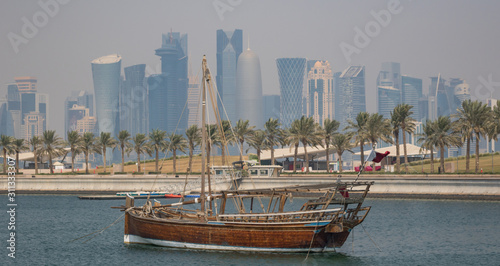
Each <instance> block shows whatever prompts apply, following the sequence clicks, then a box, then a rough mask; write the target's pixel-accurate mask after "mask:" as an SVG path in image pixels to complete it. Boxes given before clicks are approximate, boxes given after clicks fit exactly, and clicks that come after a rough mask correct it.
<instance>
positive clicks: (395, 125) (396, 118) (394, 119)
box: [391, 105, 404, 173]
mask: <svg viewBox="0 0 500 266" xmlns="http://www.w3.org/2000/svg"><path fill="white" fill-rule="evenodd" d="M398 106H399V105H398ZM399 111H400V109H398V108H397V106H396V107H395V108H394V111H391V127H392V135H393V136H394V143H395V146H396V172H397V173H399V172H400V171H401V168H400V167H401V159H400V154H401V152H400V151H399V127H400V125H401V124H400V121H401V118H400V114H399ZM403 135H404V133H403Z"/></svg>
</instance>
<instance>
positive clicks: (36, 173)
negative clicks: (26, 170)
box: [33, 148, 38, 175]
mask: <svg viewBox="0 0 500 266" xmlns="http://www.w3.org/2000/svg"><path fill="white" fill-rule="evenodd" d="M33 158H34V159H35V175H38V154H37V152H36V148H33Z"/></svg>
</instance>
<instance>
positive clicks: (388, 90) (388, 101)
mask: <svg viewBox="0 0 500 266" xmlns="http://www.w3.org/2000/svg"><path fill="white" fill-rule="evenodd" d="M377 99H378V110H377V112H378V113H379V114H381V115H383V116H384V118H389V119H390V118H391V112H393V111H394V108H395V107H396V106H397V105H398V104H400V91H399V90H398V89H396V88H394V87H392V86H378V87H377Z"/></svg>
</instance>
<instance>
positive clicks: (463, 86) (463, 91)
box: [450, 78, 471, 113]
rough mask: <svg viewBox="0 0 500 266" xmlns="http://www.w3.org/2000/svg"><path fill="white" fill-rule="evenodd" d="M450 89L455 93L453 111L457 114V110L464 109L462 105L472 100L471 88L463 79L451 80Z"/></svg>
mask: <svg viewBox="0 0 500 266" xmlns="http://www.w3.org/2000/svg"><path fill="white" fill-rule="evenodd" d="M450 88H451V89H452V93H453V96H454V97H453V109H452V111H453V112H452V113H457V108H461V107H462V103H463V102H464V101H466V100H470V99H471V96H470V86H469V84H467V83H466V82H465V80H463V79H456V78H452V79H450Z"/></svg>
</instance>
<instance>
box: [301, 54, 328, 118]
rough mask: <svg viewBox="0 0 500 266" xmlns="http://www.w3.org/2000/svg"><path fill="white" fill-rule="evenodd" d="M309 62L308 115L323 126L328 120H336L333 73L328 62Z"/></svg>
mask: <svg viewBox="0 0 500 266" xmlns="http://www.w3.org/2000/svg"><path fill="white" fill-rule="evenodd" d="M310 62H311V61H308V66H310V65H312V67H310V69H309V71H308V73H307V94H306V99H307V100H306V106H307V107H306V115H307V116H309V117H313V118H314V121H315V122H316V123H318V124H320V125H321V126H323V123H324V121H325V119H326V118H329V119H334V118H335V108H334V105H335V98H334V87H333V72H332V68H331V67H330V63H328V61H319V60H316V61H314V64H311V63H310Z"/></svg>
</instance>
